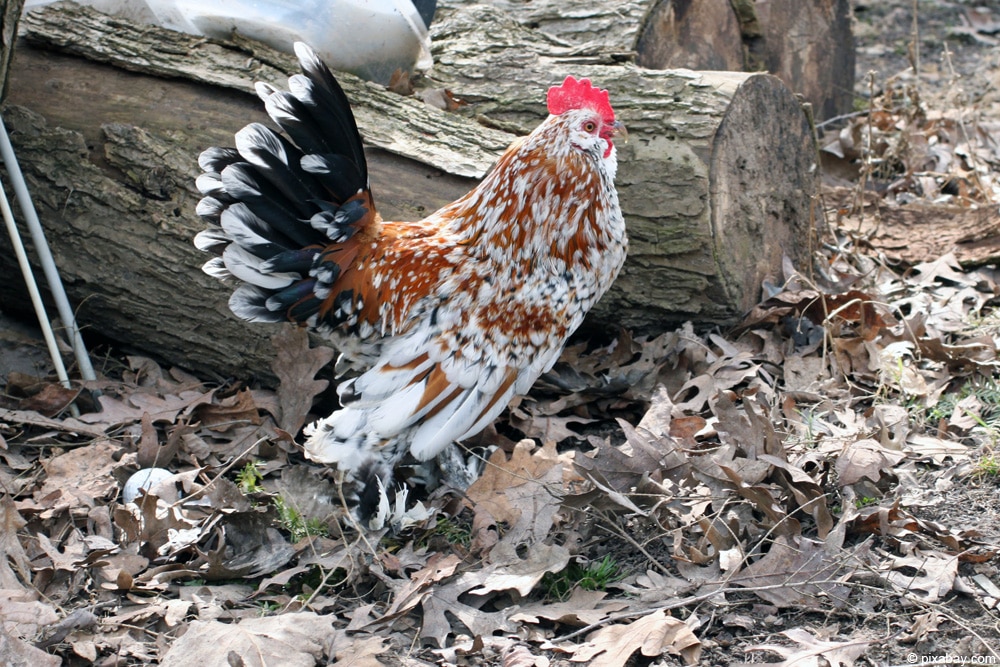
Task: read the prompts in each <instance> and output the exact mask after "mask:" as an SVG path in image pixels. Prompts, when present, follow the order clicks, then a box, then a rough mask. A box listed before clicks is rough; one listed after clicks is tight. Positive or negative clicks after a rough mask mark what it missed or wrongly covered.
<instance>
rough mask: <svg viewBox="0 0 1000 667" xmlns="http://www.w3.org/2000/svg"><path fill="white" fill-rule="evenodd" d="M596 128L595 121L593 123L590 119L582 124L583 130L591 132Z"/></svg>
mask: <svg viewBox="0 0 1000 667" xmlns="http://www.w3.org/2000/svg"><path fill="white" fill-rule="evenodd" d="M596 129H597V123H595V122H594V121H592V120H588V121H587V122H586V123H584V124H583V131H584V132H593V131H594V130H596Z"/></svg>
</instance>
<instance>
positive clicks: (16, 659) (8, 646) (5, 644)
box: [0, 627, 63, 667]
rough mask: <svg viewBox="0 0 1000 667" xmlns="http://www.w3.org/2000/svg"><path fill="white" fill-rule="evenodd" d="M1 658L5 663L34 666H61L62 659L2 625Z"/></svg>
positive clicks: (0, 633) (0, 628)
mask: <svg viewBox="0 0 1000 667" xmlns="http://www.w3.org/2000/svg"><path fill="white" fill-rule="evenodd" d="M0 660H3V662H4V664H5V665H31V666H32V667H59V665H61V664H62V662H63V661H62V659H61V658H59V657H58V656H55V655H49V654H48V653H46V652H45V651H43V650H41V649H38V648H35V647H34V646H32V645H31V644H29V643H28V642H26V641H23V640H22V639H20V638H19V637H16V636H13V635H11V634H9V633H8V632H7V631H6V630H4V629H3V628H2V627H0Z"/></svg>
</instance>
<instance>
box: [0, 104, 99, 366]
mask: <svg viewBox="0 0 1000 667" xmlns="http://www.w3.org/2000/svg"><path fill="white" fill-rule="evenodd" d="M0 156H2V157H3V161H4V164H5V165H6V166H7V174H8V175H9V176H10V182H11V185H12V186H13V187H14V195H15V197H16V198H17V203H18V204H20V206H21V213H22V214H23V215H24V221H25V222H26V223H27V225H28V230H29V231H30V232H31V239H32V241H34V243H35V251H36V252H37V253H38V261H39V262H40V263H41V265H42V271H43V272H44V273H45V280H46V281H47V282H48V284H49V290H50V291H51V292H52V298H53V300H54V301H55V302H56V310H57V311H58V312H59V319H60V320H62V322H63V325H65V326H66V328H67V329H68V330H69V338H70V343H71V344H72V345H73V352H74V354H75V355H76V362H77V364H78V365H79V366H80V375H81V377H83V379H84V380H95V379H97V375H96V374H95V373H94V367H93V366H92V365H91V363H90V356H89V355H88V354H87V348H86V346H84V344H83V337H82V336H81V335H80V328H79V327H78V326H77V324H76V316H75V315H74V314H73V308H72V307H71V306H70V303H69V299H68V298H66V290H65V288H64V287H63V284H62V279H61V278H60V277H59V270H58V269H57V268H56V263H55V260H54V259H53V258H52V251H51V250H49V244H48V242H47V241H46V240H45V232H44V230H43V229H42V223H41V222H40V221H39V220H38V213H36V212H35V207H34V205H33V204H32V203H31V195H30V194H28V185H27V183H25V181H24V175H23V174H22V173H21V167H20V165H18V163H17V157H16V156H15V155H14V147H13V146H12V145H11V143H10V136H8V134H7V127H6V126H5V125H4V123H3V119H2V118H0Z"/></svg>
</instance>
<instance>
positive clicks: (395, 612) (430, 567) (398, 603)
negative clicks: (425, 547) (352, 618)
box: [376, 554, 462, 625]
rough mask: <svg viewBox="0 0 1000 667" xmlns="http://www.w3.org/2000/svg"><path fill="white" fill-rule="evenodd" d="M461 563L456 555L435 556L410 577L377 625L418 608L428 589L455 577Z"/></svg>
mask: <svg viewBox="0 0 1000 667" xmlns="http://www.w3.org/2000/svg"><path fill="white" fill-rule="evenodd" d="M461 562H462V559H461V558H459V557H458V556H456V555H454V554H448V555H447V556H446V555H443V554H433V555H432V556H431V557H430V558H429V559H428V560H427V565H426V566H425V567H424V568H423V569H421V570H420V571H418V572H414V573H413V574H412V575H410V580H409V581H408V582H406V584H405V585H404V586H402V588H400V590H399V591H398V592H397V593H396V595H395V597H394V598H393V601H392V604H391V605H389V608H388V609H387V610H386V612H385V614H383V615H382V616H381V618H379V619H378V620H377V621H376V624H378V625H383V624H385V623H387V622H388V621H392V620H394V619H396V618H399V617H400V616H402V615H404V614H407V613H409V612H410V611H411V610H412V609H414V608H416V606H417V605H418V604H420V602H421V600H422V599H423V598H424V596H425V595H427V591H428V589H430V587H431V586H432V585H433V584H435V583H437V582H439V581H441V580H442V579H446V578H448V577H450V576H451V575H453V574H454V573H455V570H456V569H457V568H458V566H459V565H460V564H461Z"/></svg>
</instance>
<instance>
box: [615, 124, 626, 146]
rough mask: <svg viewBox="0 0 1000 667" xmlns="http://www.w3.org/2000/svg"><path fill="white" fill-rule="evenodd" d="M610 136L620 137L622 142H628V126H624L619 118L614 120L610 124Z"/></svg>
mask: <svg viewBox="0 0 1000 667" xmlns="http://www.w3.org/2000/svg"><path fill="white" fill-rule="evenodd" d="M611 136H612V137H621V139H622V143H626V144H627V143H628V128H626V127H625V123H623V122H621V121H620V120H616V121H615V122H614V123H612V124H611Z"/></svg>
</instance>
